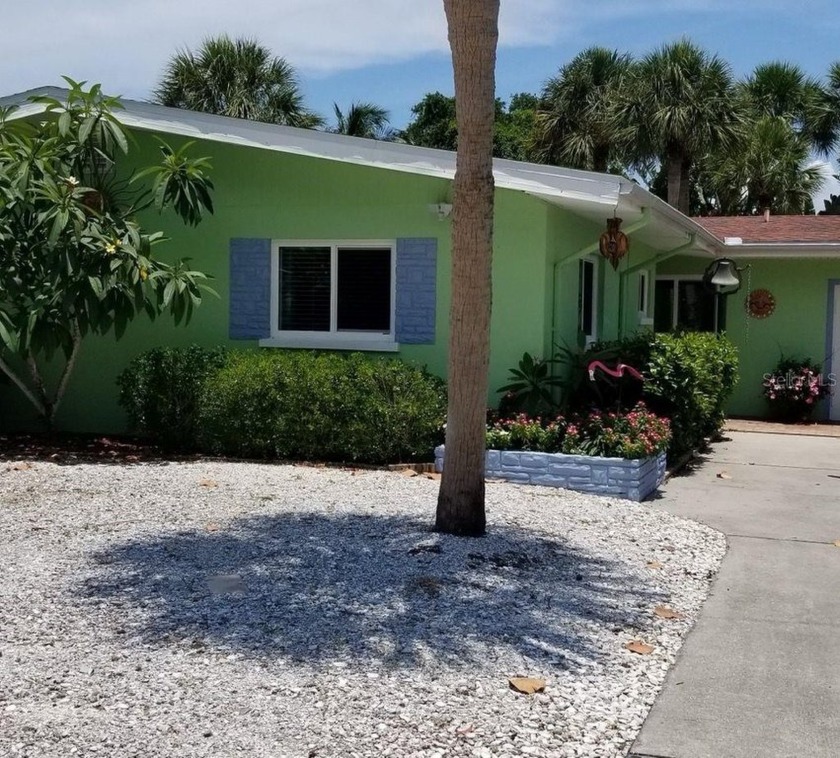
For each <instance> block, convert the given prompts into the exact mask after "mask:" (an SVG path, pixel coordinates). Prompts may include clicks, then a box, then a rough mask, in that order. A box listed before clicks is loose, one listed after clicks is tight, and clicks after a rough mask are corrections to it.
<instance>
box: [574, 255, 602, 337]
mask: <svg viewBox="0 0 840 758" xmlns="http://www.w3.org/2000/svg"><path fill="white" fill-rule="evenodd" d="M578 331H579V332H580V333H581V334H582V335H583V339H584V344H585V345H586V346H587V347H588V346H589V345H591V344H592V343H593V342H595V341H596V340H597V338H598V335H597V332H598V264H597V262H596V261H595V260H593V259H592V258H583V259H581V261H580V264H579V269H578Z"/></svg>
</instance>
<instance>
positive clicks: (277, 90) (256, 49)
mask: <svg viewBox="0 0 840 758" xmlns="http://www.w3.org/2000/svg"><path fill="white" fill-rule="evenodd" d="M154 99H155V102H158V103H160V104H161V105H168V106H172V107H175V108H186V109H189V110H195V111H203V112H205V113H216V114H218V115H220V116H232V117H233V118H245V119H250V120H252V121H266V122H269V123H272V124H284V125H286V126H302V127H308V128H313V127H316V126H320V125H322V124H323V119H322V118H321V117H320V116H318V115H316V114H315V113H313V112H312V111H310V110H308V109H307V108H306V107H305V106H304V104H303V95H302V93H301V91H300V85H299V83H298V80H297V75H296V73H295V70H294V69H293V68H292V66H291V65H290V64H289V63H288V62H287V61H286V60H284V59H283V58H278V57H275V56H273V55H272V54H271V51H270V50H269V49H268V48H267V47H264V46H263V45H260V44H259V43H258V42H257V41H256V40H252V39H243V38H237V39H235V40H232V39H231V38H230V37H228V36H227V35H224V34H223V35H221V36H219V37H211V38H208V39H205V40H204V42H203V43H202V45H201V47H200V48H199V49H198V51H197V52H192V51H191V50H181V51H179V52H177V53H176V54H175V55H174V56H173V57H172V58H171V59H170V60H169V63H168V64H167V66H166V69H165V71H164V74H163V77H162V78H161V80H160V83H159V84H158V87H157V89H156V90H155V92H154Z"/></svg>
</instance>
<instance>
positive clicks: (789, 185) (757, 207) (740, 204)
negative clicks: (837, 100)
mask: <svg viewBox="0 0 840 758" xmlns="http://www.w3.org/2000/svg"><path fill="white" fill-rule="evenodd" d="M838 83H840V81H838ZM737 90H738V96H739V98H740V100H741V102H742V108H743V111H744V113H745V115H746V120H745V124H744V128H743V129H742V132H741V134H740V135H739V137H738V139H736V140H735V142H734V143H733V144H732V145H731V146H730V149H729V150H726V151H722V152H719V153H713V154H710V155H709V156H708V159H707V164H708V176H709V179H710V183H711V186H712V187H713V188H714V190H715V192H716V194H717V197H718V201H719V206H720V210H721V211H722V212H724V213H748V214H749V213H757V212H760V211H765V210H773V211H774V212H776V213H804V212H806V210H808V209H809V208H810V207H811V196H812V195H813V194H814V192H816V191H818V190H819V188H820V187H821V186H822V184H823V177H822V175H821V172H820V171H819V169H818V168H817V167H815V166H814V165H813V161H811V154H812V151H813V152H818V153H823V154H825V155H827V154H828V153H829V152H830V151H831V149H832V146H833V145H834V144H835V141H836V138H837V128H838V117H840V110H838V109H837V107H836V106H834V105H833V104H832V100H831V98H832V91H831V87H830V83H829V87H827V88H826V87H823V86H822V85H821V84H820V83H819V82H818V81H817V80H816V79H814V78H812V77H808V76H806V75H805V74H804V73H803V71H802V69H800V68H799V67H798V66H796V65H794V64H791V63H785V62H781V61H773V62H770V63H764V64H761V65H759V66H757V67H756V68H755V70H754V71H753V73H752V74H751V75H750V76H749V77H747V79H745V80H744V81H743V82H741V83H740V84H739V85H738V87H737Z"/></svg>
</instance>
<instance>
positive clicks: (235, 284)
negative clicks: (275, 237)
mask: <svg viewBox="0 0 840 758" xmlns="http://www.w3.org/2000/svg"><path fill="white" fill-rule="evenodd" d="M229 334H230V338H231V339H234V340H251V339H264V338H266V337H269V336H271V240H270V239H250V238H244V237H239V238H236V239H232V240H231V241H230V326H229Z"/></svg>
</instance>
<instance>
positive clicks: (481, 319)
mask: <svg viewBox="0 0 840 758" xmlns="http://www.w3.org/2000/svg"><path fill="white" fill-rule="evenodd" d="M443 7H444V10H445V12H446V21H447V25H448V28H449V46H450V47H451V49H452V63H453V68H454V72H455V100H456V103H457V109H456V119H457V124H458V157H457V163H456V170H455V181H454V185H453V205H454V215H453V219H452V304H451V310H450V336H449V374H448V376H449V408H448V414H447V423H446V467H445V470H444V473H443V479H442V481H441V484H440V492H439V494H438V502H437V513H436V518H435V528H436V529H438V530H439V531H443V532H447V533H451V534H462V535H470V536H475V535H480V534H483V533H484V530H485V522H486V519H485V513H484V450H485V445H486V440H485V433H486V426H485V424H486V412H487V411H486V408H487V391H488V368H489V365H490V303H491V292H492V286H491V262H492V257H493V192H494V185H493V121H494V115H495V111H496V100H495V69H496V46H497V44H498V40H499V0H472V2H464V0H443Z"/></svg>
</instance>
